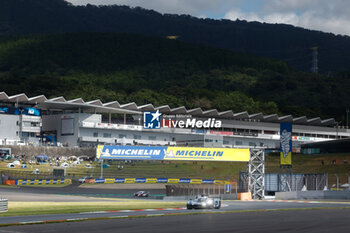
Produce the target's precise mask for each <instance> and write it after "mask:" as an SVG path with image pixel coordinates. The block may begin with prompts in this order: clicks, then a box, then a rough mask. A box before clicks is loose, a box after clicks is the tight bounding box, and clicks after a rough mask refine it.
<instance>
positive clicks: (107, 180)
mask: <svg viewBox="0 0 350 233" xmlns="http://www.w3.org/2000/svg"><path fill="white" fill-rule="evenodd" d="M114 182H115V179H105V184H114Z"/></svg>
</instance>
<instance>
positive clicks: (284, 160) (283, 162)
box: [280, 152, 292, 165]
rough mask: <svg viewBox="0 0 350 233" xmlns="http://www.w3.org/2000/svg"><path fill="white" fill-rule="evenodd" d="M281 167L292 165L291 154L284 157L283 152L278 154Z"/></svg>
mask: <svg viewBox="0 0 350 233" xmlns="http://www.w3.org/2000/svg"><path fill="white" fill-rule="evenodd" d="M280 156H281V165H292V152H289V153H288V155H287V156H286V157H284V155H283V152H280Z"/></svg>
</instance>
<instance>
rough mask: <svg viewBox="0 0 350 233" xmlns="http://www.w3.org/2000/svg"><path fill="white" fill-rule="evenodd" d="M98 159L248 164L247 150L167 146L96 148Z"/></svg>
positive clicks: (103, 146) (248, 155) (248, 154)
mask: <svg viewBox="0 0 350 233" xmlns="http://www.w3.org/2000/svg"><path fill="white" fill-rule="evenodd" d="M96 157H97V158H99V159H126V160H129V159H132V160H180V161H231V162H248V161H249V158H250V153H249V149H236V148H204V147H167V146H163V147H162V146H156V147H150V146H107V145H99V146H98V147H97V152H96Z"/></svg>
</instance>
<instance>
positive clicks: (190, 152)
mask: <svg viewBox="0 0 350 233" xmlns="http://www.w3.org/2000/svg"><path fill="white" fill-rule="evenodd" d="M249 157H250V153H249V149H233V148H203V147H168V148H167V151H166V154H165V156H164V160H189V161H236V162H248V161H249Z"/></svg>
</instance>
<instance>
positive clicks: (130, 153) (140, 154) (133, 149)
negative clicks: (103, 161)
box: [97, 146, 167, 160]
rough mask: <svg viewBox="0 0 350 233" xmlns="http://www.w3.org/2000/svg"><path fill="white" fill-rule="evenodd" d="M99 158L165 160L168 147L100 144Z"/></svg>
mask: <svg viewBox="0 0 350 233" xmlns="http://www.w3.org/2000/svg"><path fill="white" fill-rule="evenodd" d="M98 150H99V151H98V154H97V157H98V158H107V159H138V160H143V159H148V160H149V159H150V160H163V159H164V155H165V154H166V150H167V147H160V146H158V147H157V146H155V147H153V146H152V147H150V146H99V147H98Z"/></svg>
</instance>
